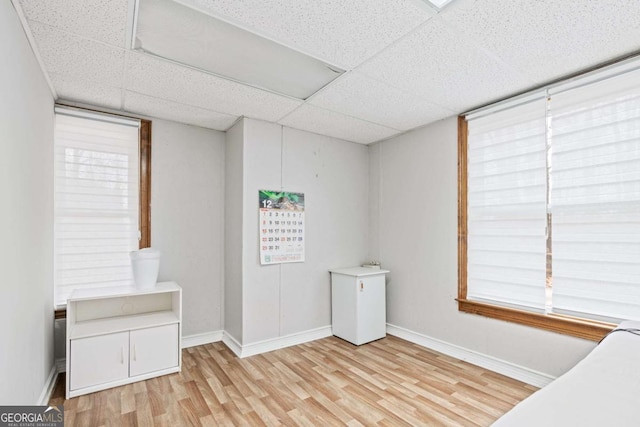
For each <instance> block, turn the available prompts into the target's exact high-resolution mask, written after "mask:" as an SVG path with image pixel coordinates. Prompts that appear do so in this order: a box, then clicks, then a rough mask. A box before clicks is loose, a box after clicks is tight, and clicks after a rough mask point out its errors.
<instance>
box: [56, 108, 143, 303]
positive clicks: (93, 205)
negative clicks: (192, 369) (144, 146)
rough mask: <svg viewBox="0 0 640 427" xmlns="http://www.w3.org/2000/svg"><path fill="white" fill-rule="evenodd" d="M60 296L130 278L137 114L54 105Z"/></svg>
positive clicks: (136, 181)
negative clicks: (132, 117) (114, 114)
mask: <svg viewBox="0 0 640 427" xmlns="http://www.w3.org/2000/svg"><path fill="white" fill-rule="evenodd" d="M54 139H55V142H54V144H55V163H54V171H55V197H54V204H55V215H54V216H55V229H54V242H55V243H54V245H55V248H54V251H55V261H54V263H55V303H56V305H60V304H65V303H66V299H67V297H68V296H69V294H70V293H71V291H72V290H73V289H76V288H80V287H82V288H87V287H100V286H112V285H113V286H117V285H128V284H131V282H132V273H131V266H130V261H129V251H132V250H134V249H137V248H138V216H139V209H138V205H139V199H138V197H139V190H138V188H139V178H138V177H139V171H138V170H139V148H138V144H139V121H137V120H128V119H120V118H111V117H109V116H104V115H100V114H93V113H90V112H84V111H76V110H67V109H63V108H60V107H57V108H56V122H55V138H54Z"/></svg>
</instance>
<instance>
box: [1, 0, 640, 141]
mask: <svg viewBox="0 0 640 427" xmlns="http://www.w3.org/2000/svg"><path fill="white" fill-rule="evenodd" d="M13 2H14V5H15V6H16V9H17V10H18V13H19V14H20V15H21V17H22V18H23V22H24V23H25V31H26V32H27V35H28V36H29V37H30V40H31V41H32V44H33V47H34V50H35V52H36V55H37V56H38V57H39V60H40V62H41V64H42V66H43V68H44V71H45V73H46V75H47V78H48V79H49V81H50V83H51V86H52V90H53V91H54V96H55V97H56V99H57V100H59V101H70V102H75V103H83V104H89V105H94V106H97V107H101V108H105V109H113V110H121V111H125V112H129V113H132V114H139V115H145V116H151V117H157V118H162V119H168V120H174V121H178V122H182V123H187V124H192V125H197V126H203V127H206V128H211V129H217V130H223V131H224V130H226V129H228V128H229V126H231V124H232V123H234V122H235V121H236V120H237V119H238V118H239V117H241V116H245V117H251V118H255V119H260V120H266V121H270V122H275V123H280V124H283V125H286V126H289V127H293V128H297V129H302V130H307V131H310V132H315V133H319V134H323V135H327V136H331V137H335V138H340V139H345V140H348V141H353V142H359V143H364V144H368V143H372V142H375V141H379V140H382V139H386V138H389V137H392V136H394V135H397V134H400V133H403V132H405V131H407V130H410V129H413V128H416V127H420V126H423V125H426V124H429V123H431V122H434V121H437V120H440V119H443V118H446V117H450V116H453V115H457V114H459V113H461V112H464V111H467V110H469V109H472V108H474V107H478V106H480V105H484V104H487V103H490V102H492V101H495V100H498V99H502V98H505V97H507V96H510V95H513V94H516V93H519V92H522V91H525V90H527V89H530V88H533V87H536V86H540V85H542V84H544V83H547V82H549V81H552V80H556V79H558V78H561V77H563V76H567V75H571V74H573V73H576V72H579V71H581V70H585V69H588V68H590V67H593V66H596V65H598V64H602V63H605V62H608V61H611V60H612V59H615V58H620V57H623V56H626V55H629V54H632V53H635V52H637V51H640V3H638V2H637V0H626V1H625V0H599V1H594V0H572V1H567V0H453V1H451V2H450V3H449V4H448V5H447V6H445V7H444V8H443V9H442V10H437V9H436V8H433V7H430V6H429V5H428V4H427V3H425V2H423V1H421V0H349V1H336V0H180V3H182V4H185V5H188V6H189V7H193V8H196V9H198V10H200V11H202V12H205V13H207V14H209V15H211V16H213V17H215V18H218V19H220V20H223V21H225V22H227V23H230V24H233V25H236V26H238V27H240V28H243V29H245V30H248V31H251V32H253V33H255V34H257V35H260V36H262V37H265V38H268V39H270V40H272V41H275V42H277V43H280V44H282V45H284V46H286V47H288V48H291V49H294V50H296V51H299V52H302V53H304V54H307V55H309V56H311V57H313V58H315V59H319V60H321V61H323V62H325V63H327V64H331V65H332V66H334V67H337V68H340V69H342V70H346V72H345V73H344V74H342V75H341V76H339V77H338V78H337V79H335V80H334V81H333V82H331V83H330V84H328V85H327V86H325V87H324V88H322V89H321V90H319V91H318V92H316V93H315V94H314V95H312V96H311V97H309V98H307V99H305V100H302V99H297V98H294V97H290V96H284V95H280V94H277V93H274V92H270V91H268V90H263V89H259V88H256V87H253V86H249V85H245V84H242V83H239V82H237V81H233V80H229V79H225V78H222V77H220V76H216V75H213V74H211V73H207V72H203V71H200V70H197V69H194V68H190V67H186V66H184V65H180V64H178V63H175V62H171V61H167V60H163V59H160V58H157V57H154V56H151V55H148V54H146V53H144V52H141V51H136V50H132V49H130V47H131V37H130V35H131V28H132V16H133V5H134V1H133V0H46V1H43V0H13ZM208 54H211V55H215V52H209V53H208Z"/></svg>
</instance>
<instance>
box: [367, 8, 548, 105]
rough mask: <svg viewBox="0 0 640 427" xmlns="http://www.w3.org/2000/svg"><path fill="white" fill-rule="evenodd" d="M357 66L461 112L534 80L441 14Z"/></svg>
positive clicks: (529, 85) (370, 73) (518, 89)
mask: <svg viewBox="0 0 640 427" xmlns="http://www.w3.org/2000/svg"><path fill="white" fill-rule="evenodd" d="M358 70H359V71H361V72H363V73H364V74H367V75H369V76H371V77H374V78H376V79H378V80H381V81H383V82H385V83H387V84H389V85H391V86H394V87H397V88H400V89H403V90H405V91H407V92H411V93H415V94H416V95H419V96H421V97H424V98H425V99H429V100H430V101H431V102H433V103H435V104H437V105H440V106H442V107H445V108H448V109H450V110H452V111H457V112H462V111H465V110H467V109H469V108H472V107H475V106H478V105H481V104H486V103H488V102H490V101H493V100H497V99H500V98H503V97H505V96H508V95H510V94H513V93H516V92H518V91H521V90H524V89H527V88H529V87H531V86H532V85H534V84H535V82H534V81H533V80H531V79H529V78H527V77H525V76H523V75H522V74H520V73H519V72H517V71H515V70H514V69H512V68H511V67H509V66H508V64H505V63H503V62H501V61H499V60H497V59H495V58H494V57H493V56H491V55H489V54H487V53H485V52H484V51H481V50H478V49H474V48H473V46H470V45H469V44H468V43H467V42H466V40H464V39H463V38H460V37H459V36H458V35H457V34H456V33H455V32H453V31H450V30H449V28H447V26H446V24H445V23H444V22H443V21H442V20H441V19H440V18H439V17H434V18H432V19H430V20H429V21H428V22H426V23H425V24H424V25H423V26H422V27H420V28H419V29H418V30H417V31H415V32H413V33H412V34H410V35H408V36H407V37H405V38H403V39H402V40H401V41H399V42H398V43H396V44H394V45H392V46H390V47H389V48H387V49H385V50H384V51H382V52H381V53H380V54H379V55H378V56H376V57H375V58H373V59H371V60H369V61H367V62H366V63H365V64H363V65H362V66H361V67H359V68H358Z"/></svg>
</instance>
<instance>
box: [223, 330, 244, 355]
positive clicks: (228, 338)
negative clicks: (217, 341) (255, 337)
mask: <svg viewBox="0 0 640 427" xmlns="http://www.w3.org/2000/svg"><path fill="white" fill-rule="evenodd" d="M222 342H223V343H224V344H225V345H226V346H227V347H229V349H230V350H231V351H233V354H235V355H236V356H238V357H242V344H240V342H239V341H238V340H237V339H235V337H234V336H233V335H231V334H230V333H229V332H227V331H224V333H223V334H222Z"/></svg>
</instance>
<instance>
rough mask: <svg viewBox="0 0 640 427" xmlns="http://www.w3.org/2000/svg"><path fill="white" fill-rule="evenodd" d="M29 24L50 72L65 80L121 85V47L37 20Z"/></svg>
mask: <svg viewBox="0 0 640 427" xmlns="http://www.w3.org/2000/svg"><path fill="white" fill-rule="evenodd" d="M30 27H31V31H32V33H33V36H34V38H35V41H36V44H37V45H38V50H39V52H40V57H41V58H42V60H43V62H44V65H45V68H46V69H47V72H48V73H49V74H58V75H61V76H64V77H65V79H66V80H67V81H79V80H82V81H91V82H96V83H100V84H102V85H104V86H111V87H122V80H123V68H124V50H123V49H119V48H116V47H113V46H109V45H106V44H104V43H99V42H96V41H93V40H87V39H84V38H82V37H78V36H75V35H73V34H70V33H67V32H64V31H61V30H58V29H56V28H54V27H51V26H49V25H45V24H41V23H38V22H30Z"/></svg>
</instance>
